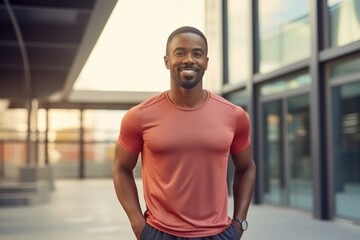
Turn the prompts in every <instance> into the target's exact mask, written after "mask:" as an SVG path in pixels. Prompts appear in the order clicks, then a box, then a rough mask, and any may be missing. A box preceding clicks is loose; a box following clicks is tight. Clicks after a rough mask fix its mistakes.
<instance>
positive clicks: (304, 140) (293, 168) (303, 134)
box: [285, 94, 313, 210]
mask: <svg viewBox="0 0 360 240" xmlns="http://www.w3.org/2000/svg"><path fill="white" fill-rule="evenodd" d="M286 105H287V113H286V118H287V119H286V122H287V124H286V125H287V141H286V144H285V149H286V150H287V161H288V166H289V169H288V170H289V184H288V195H289V205H290V206H292V207H295V208H301V209H306V210H311V207H312V195H313V192H312V180H311V179H312V178H311V169H312V168H311V153H310V115H309V112H310V109H309V96H308V94H305V95H301V96H296V97H291V98H288V99H287V104H286Z"/></svg>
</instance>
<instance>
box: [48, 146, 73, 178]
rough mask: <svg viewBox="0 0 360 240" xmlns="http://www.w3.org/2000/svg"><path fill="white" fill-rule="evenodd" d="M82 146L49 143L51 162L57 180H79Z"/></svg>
mask: <svg viewBox="0 0 360 240" xmlns="http://www.w3.org/2000/svg"><path fill="white" fill-rule="evenodd" d="M79 148H80V146H79V144H78V143H49V144H48V155H49V162H50V164H51V165H52V167H53V176H54V177H55V178H78V177H79V167H80V163H79V159H80V149H79Z"/></svg>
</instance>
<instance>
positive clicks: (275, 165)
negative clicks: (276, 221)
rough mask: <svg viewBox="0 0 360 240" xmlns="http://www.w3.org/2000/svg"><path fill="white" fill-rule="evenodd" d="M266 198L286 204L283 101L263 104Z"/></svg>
mask: <svg viewBox="0 0 360 240" xmlns="http://www.w3.org/2000/svg"><path fill="white" fill-rule="evenodd" d="M263 121H264V123H263V126H264V129H263V136H264V137H263V148H264V182H263V185H264V188H263V190H264V200H265V201H266V202H269V203H274V204H278V205H283V204H285V195H284V194H285V172H284V168H283V165H284V164H283V155H282V137H281V136H282V131H281V126H282V122H281V101H280V100H278V101H274V102H269V103H264V104H263Z"/></svg>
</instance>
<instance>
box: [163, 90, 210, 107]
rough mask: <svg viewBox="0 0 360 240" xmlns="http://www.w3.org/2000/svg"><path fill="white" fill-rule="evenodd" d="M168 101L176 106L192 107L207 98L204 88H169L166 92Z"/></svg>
mask: <svg viewBox="0 0 360 240" xmlns="http://www.w3.org/2000/svg"><path fill="white" fill-rule="evenodd" d="M167 94H168V97H169V99H170V101H171V102H172V103H173V104H175V105H176V106H179V107H183V108H193V107H196V106H198V105H201V104H202V103H203V102H204V101H205V100H206V98H207V91H206V90H204V89H202V88H201V89H183V88H181V89H178V88H176V89H171V90H169V91H168V92H167Z"/></svg>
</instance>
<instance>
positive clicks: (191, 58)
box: [164, 33, 208, 89]
mask: <svg viewBox="0 0 360 240" xmlns="http://www.w3.org/2000/svg"><path fill="white" fill-rule="evenodd" d="M164 61H165V66H166V68H167V69H169V70H170V76H171V81H173V82H174V83H175V84H177V85H178V86H180V87H182V88H185V89H192V88H193V87H195V86H196V85H198V84H199V82H201V81H202V78H203V76H204V73H205V71H206V69H207V64H208V57H207V49H206V45H205V41H204V40H203V39H202V37H200V36H199V35H197V34H194V33H180V34H178V35H176V36H175V37H174V38H173V39H172V40H171V42H170V43H169V45H168V49H167V53H166V56H165V57H164Z"/></svg>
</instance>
